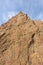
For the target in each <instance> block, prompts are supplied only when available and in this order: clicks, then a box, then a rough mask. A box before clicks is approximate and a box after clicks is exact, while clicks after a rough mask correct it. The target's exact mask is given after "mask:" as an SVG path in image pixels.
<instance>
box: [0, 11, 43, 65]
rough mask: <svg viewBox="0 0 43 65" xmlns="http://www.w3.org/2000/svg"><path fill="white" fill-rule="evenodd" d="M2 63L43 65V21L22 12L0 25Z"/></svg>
mask: <svg viewBox="0 0 43 65" xmlns="http://www.w3.org/2000/svg"><path fill="white" fill-rule="evenodd" d="M0 65H43V22H40V21H33V20H31V19H30V18H29V17H28V16H27V15H26V14H24V13H22V12H20V13H19V14H18V15H16V16H15V17H12V18H11V19H10V20H9V21H8V22H7V23H5V24H3V25H2V26H0Z"/></svg>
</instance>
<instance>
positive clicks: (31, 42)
mask: <svg viewBox="0 0 43 65" xmlns="http://www.w3.org/2000/svg"><path fill="white" fill-rule="evenodd" d="M34 36H35V33H34V34H33V35H32V36H31V38H32V39H31V41H30V44H29V45H28V54H29V55H28V58H27V63H29V65H31V61H30V53H29V49H30V47H31V46H32V45H33V44H34Z"/></svg>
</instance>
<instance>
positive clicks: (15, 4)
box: [0, 0, 43, 24]
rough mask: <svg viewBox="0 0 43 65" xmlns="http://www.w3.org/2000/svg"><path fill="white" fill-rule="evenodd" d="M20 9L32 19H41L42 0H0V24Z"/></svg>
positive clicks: (42, 15) (42, 10)
mask: <svg viewBox="0 0 43 65" xmlns="http://www.w3.org/2000/svg"><path fill="white" fill-rule="evenodd" d="M20 11H22V12H25V13H27V14H28V16H30V18H32V19H36V20H43V0H0V24H2V23H5V22H6V21H7V20H8V19H9V18H11V17H12V16H15V15H16V14H17V13H18V12H20Z"/></svg>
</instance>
